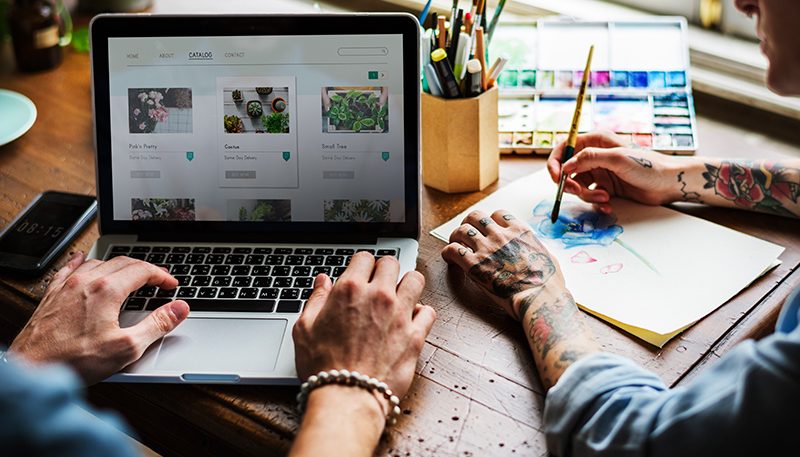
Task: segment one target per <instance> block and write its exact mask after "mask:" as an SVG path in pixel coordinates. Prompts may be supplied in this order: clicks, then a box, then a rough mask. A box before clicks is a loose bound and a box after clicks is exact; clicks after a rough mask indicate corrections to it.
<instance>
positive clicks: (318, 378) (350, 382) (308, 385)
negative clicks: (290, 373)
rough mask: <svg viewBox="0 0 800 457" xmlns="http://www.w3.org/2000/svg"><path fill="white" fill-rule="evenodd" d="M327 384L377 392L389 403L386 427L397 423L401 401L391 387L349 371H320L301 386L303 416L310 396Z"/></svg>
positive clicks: (298, 395) (299, 399)
mask: <svg viewBox="0 0 800 457" xmlns="http://www.w3.org/2000/svg"><path fill="white" fill-rule="evenodd" d="M327 384H340V385H344V386H354V387H360V388H362V389H367V390H368V391H370V392H374V391H376V390H377V391H378V392H379V393H380V394H381V395H383V398H385V399H386V400H387V401H388V402H389V412H388V413H387V414H386V427H387V428H388V427H389V426H390V425H394V424H395V423H396V422H397V416H398V415H399V414H400V399H399V398H397V395H394V394H393V393H392V390H391V389H389V386H388V385H386V383H385V382H381V381H379V380H377V379H375V378H370V377H369V376H367V375H365V374H361V373H359V372H357V371H348V370H330V371H320V372H319V373H317V374H315V375H311V376H309V377H308V380H307V381H306V382H304V383H303V384H302V385H301V386H300V393H298V394H297V410H298V411H299V412H300V414H301V415H302V414H303V413H305V410H306V403H308V395H309V394H310V393H311V391H312V390H314V389H316V388H317V387H320V386H324V385H327Z"/></svg>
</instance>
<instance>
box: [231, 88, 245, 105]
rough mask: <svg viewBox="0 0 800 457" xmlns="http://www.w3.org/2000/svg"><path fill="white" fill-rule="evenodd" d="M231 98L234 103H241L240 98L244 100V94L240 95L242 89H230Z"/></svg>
mask: <svg viewBox="0 0 800 457" xmlns="http://www.w3.org/2000/svg"><path fill="white" fill-rule="evenodd" d="M231 98H232V99H233V101H234V102H236V103H241V102H242V100H244V96H243V95H242V91H240V90H239V89H235V90H233V91H231Z"/></svg>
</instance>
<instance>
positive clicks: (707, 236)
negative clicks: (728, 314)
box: [431, 170, 783, 346]
mask: <svg viewBox="0 0 800 457" xmlns="http://www.w3.org/2000/svg"><path fill="white" fill-rule="evenodd" d="M555 193H556V185H555V183H553V182H552V179H551V178H550V176H549V174H548V173H547V172H546V171H545V170H542V171H540V172H537V173H534V174H532V175H529V176H526V177H524V178H521V179H519V180H517V181H514V182H513V183H511V184H508V185H506V186H503V187H502V188H501V189H500V190H498V191H497V192H495V193H493V194H492V195H490V196H488V197H486V198H485V199H483V200H481V201H480V202H478V203H476V204H475V205H473V206H471V207H470V208H467V209H465V210H464V211H463V212H462V213H461V214H459V215H457V216H456V217H454V218H453V219H451V220H450V221H448V222H447V223H445V224H444V225H442V226H440V227H437V228H436V229H434V230H433V231H432V232H431V234H433V235H434V236H435V237H437V238H439V239H441V240H443V241H447V240H448V239H449V237H450V233H452V231H453V230H454V229H455V228H457V227H458V226H459V225H460V224H461V221H462V220H464V218H465V217H466V215H467V214H468V213H469V212H471V211H473V210H479V211H483V212H484V213H487V214H491V213H492V212H494V211H495V210H498V209H505V210H508V211H511V212H512V213H513V214H515V215H516V216H517V219H519V220H520V221H524V222H525V223H526V224H529V226H530V229H531V231H532V232H533V234H534V235H536V236H537V237H538V238H539V239H540V240H541V242H542V244H544V245H545V247H546V248H547V249H548V251H550V253H552V255H553V256H554V257H555V258H556V259H557V260H558V263H559V266H560V267H561V271H562V272H563V274H564V279H565V281H566V285H567V288H568V289H569V291H570V292H571V293H572V295H573V297H574V298H575V301H576V302H577V303H578V304H579V306H580V307H581V308H582V309H584V310H585V311H587V312H589V313H592V314H594V315H596V316H598V317H600V318H601V319H604V320H606V321H608V322H610V323H612V324H613V325H616V326H618V327H620V328H622V329H624V330H625V331H627V332H629V333H631V334H633V335H636V336H637V337H639V338H641V339H643V340H645V341H648V342H650V343H651V344H654V345H656V346H663V345H664V344H665V343H666V342H667V341H669V339H670V338H672V337H674V336H675V335H677V334H678V333H679V332H680V331H682V330H683V329H685V328H687V327H688V326H690V325H692V324H693V323H695V322H697V321H698V320H699V319H701V318H703V317H704V316H706V315H707V314H709V313H710V312H712V311H714V310H715V309H716V308H718V307H719V306H721V305H722V304H724V303H725V302H726V301H728V300H729V299H730V298H731V297H733V296H734V295H735V294H737V293H738V292H739V291H741V290H742V289H743V288H745V287H747V285H748V284H750V283H751V282H752V281H753V280H755V279H756V278H758V277H760V276H761V275H763V274H764V273H766V272H767V271H769V270H770V269H771V268H773V267H774V266H775V265H777V264H779V261H778V260H777V259H778V256H779V255H780V253H781V252H782V251H783V247H781V246H778V245H775V244H773V243H769V242H767V241H763V240H760V239H758V238H755V237H752V236H749V235H745V234H743V233H739V232H736V231H734V230H731V229H729V228H726V227H722V226H720V225H717V224H713V223H711V222H708V221H705V220H703V219H699V218H696V217H692V216H689V215H686V214H683V213H680V212H678V211H675V210H673V209H670V208H665V207H661V206H647V205H641V204H638V203H634V202H632V201H629V200H622V199H614V200H613V201H612V207H613V209H614V211H613V214H603V213H600V212H598V211H596V210H595V209H594V208H593V206H592V205H590V204H588V203H585V202H583V201H581V200H579V199H578V198H577V197H575V196H574V195H570V194H564V200H563V202H562V206H561V211H560V212H559V217H558V219H557V221H556V222H555V223H552V222H550V212H551V211H552V208H553V200H554V197H555ZM742 258H746V259H747V260H748V261H747V262H742V261H741V259H742Z"/></svg>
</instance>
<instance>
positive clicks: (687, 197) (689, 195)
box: [678, 171, 703, 203]
mask: <svg viewBox="0 0 800 457" xmlns="http://www.w3.org/2000/svg"><path fill="white" fill-rule="evenodd" d="M685 173H686V172H685V171H681V172H679V173H678V182H679V183H680V185H681V189H680V191H681V201H684V202H690V203H703V200H701V199H700V194H699V193H698V192H690V191H687V190H686V181H684V179H683V175H684V174H685Z"/></svg>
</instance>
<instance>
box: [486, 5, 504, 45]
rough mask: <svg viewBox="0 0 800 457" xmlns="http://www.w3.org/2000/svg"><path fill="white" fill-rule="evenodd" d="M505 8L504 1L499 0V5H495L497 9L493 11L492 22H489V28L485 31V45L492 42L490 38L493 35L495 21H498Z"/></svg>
mask: <svg viewBox="0 0 800 457" xmlns="http://www.w3.org/2000/svg"><path fill="white" fill-rule="evenodd" d="M505 6H506V0H500V3H498V4H497V8H495V9H494V14H493V15H492V21H491V22H489V28H488V29H486V43H487V44H488V43H491V42H492V36H493V35H494V28H495V27H497V21H498V20H500V13H502V12H503V8H504V7H505Z"/></svg>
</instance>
